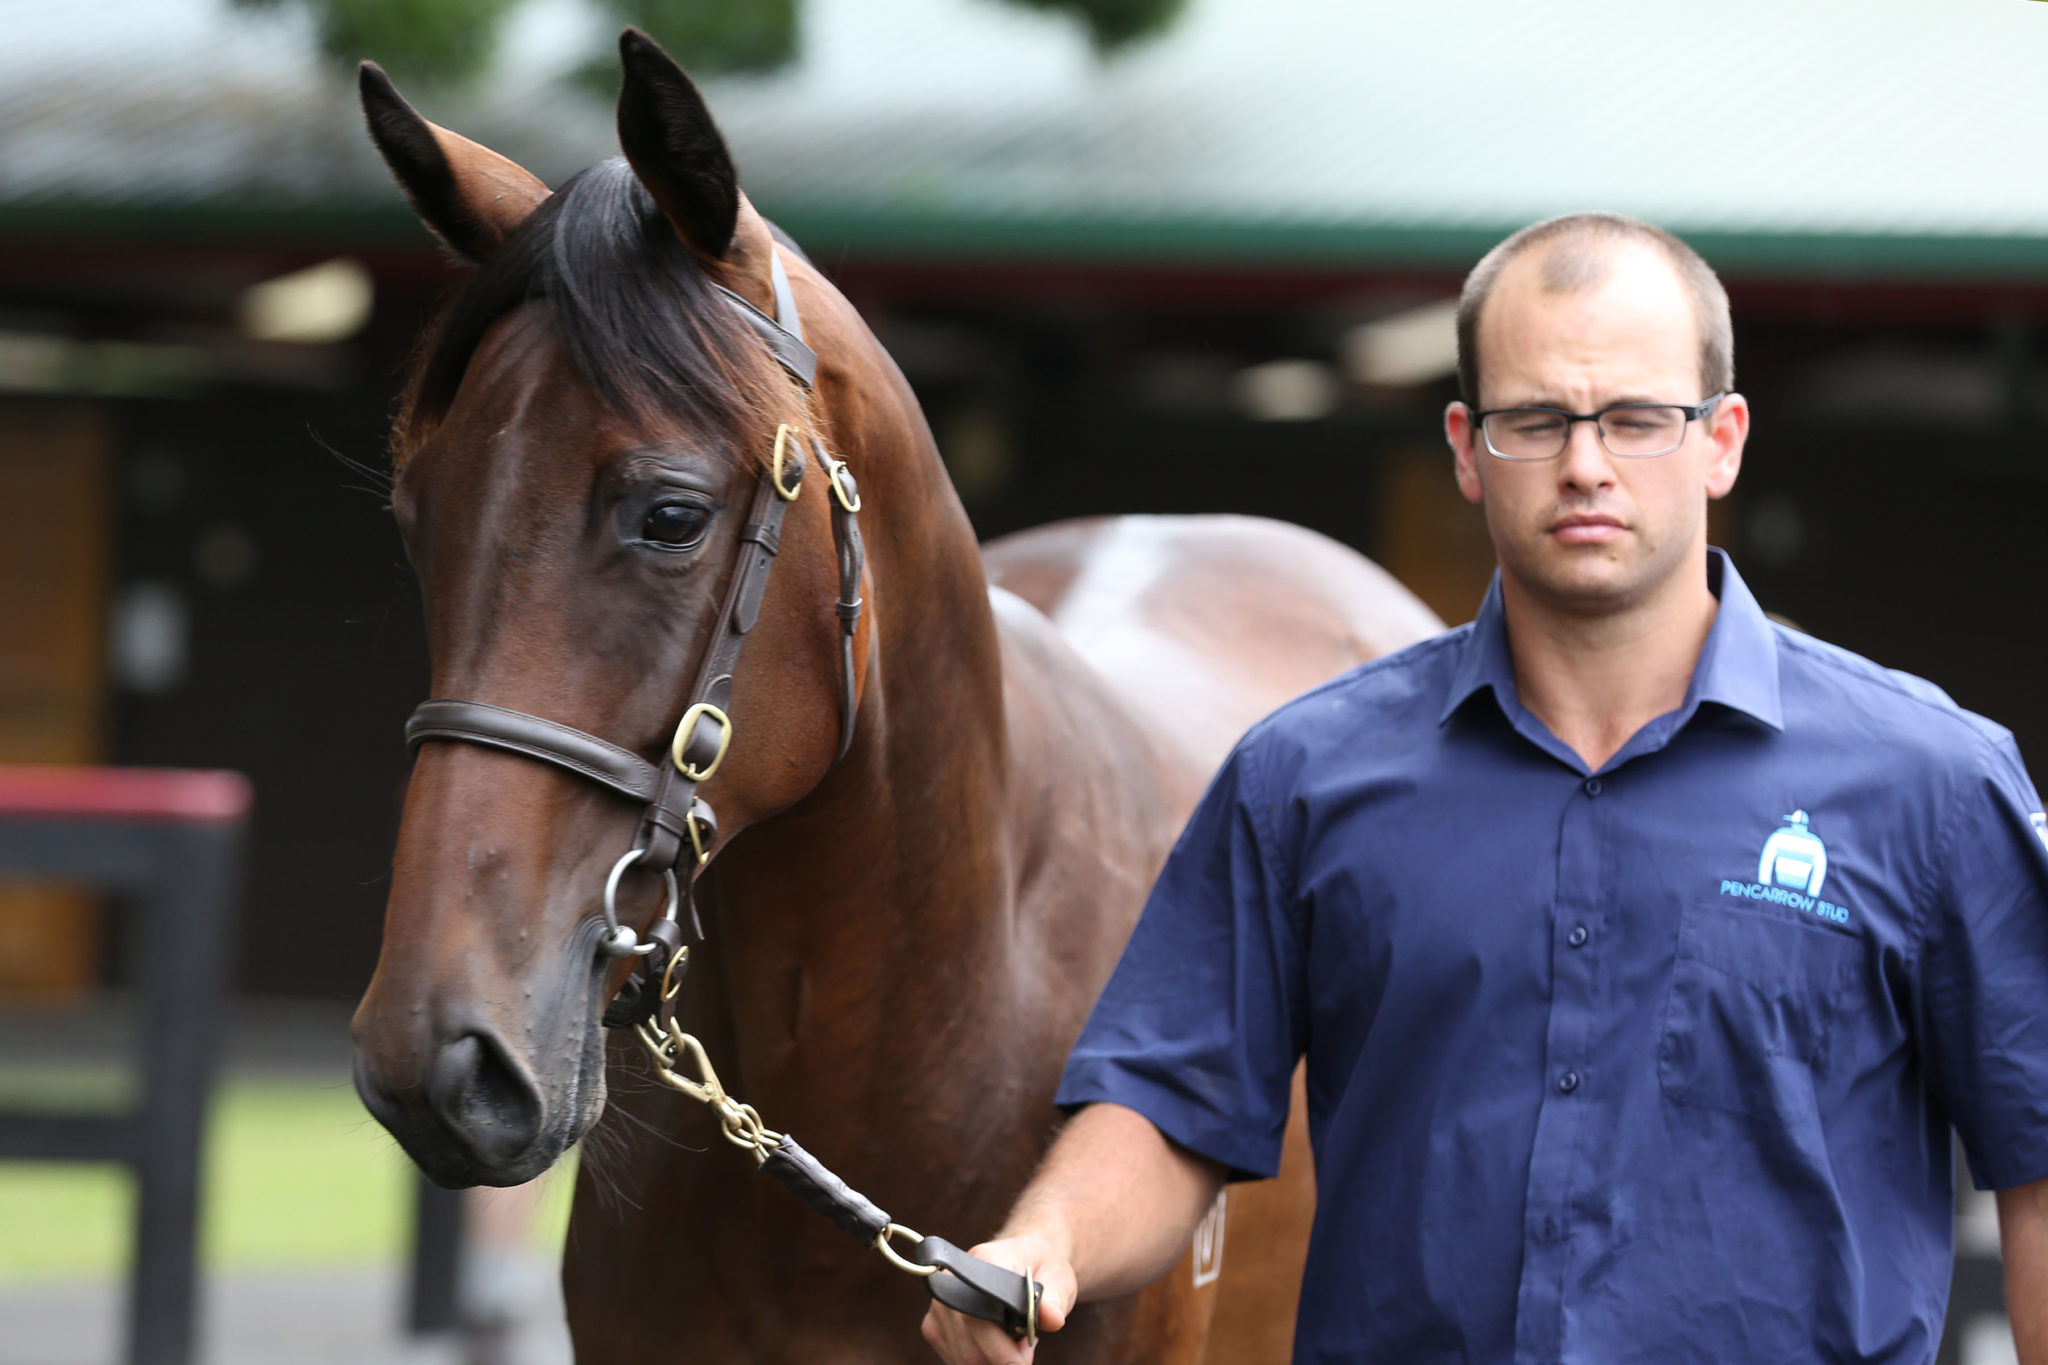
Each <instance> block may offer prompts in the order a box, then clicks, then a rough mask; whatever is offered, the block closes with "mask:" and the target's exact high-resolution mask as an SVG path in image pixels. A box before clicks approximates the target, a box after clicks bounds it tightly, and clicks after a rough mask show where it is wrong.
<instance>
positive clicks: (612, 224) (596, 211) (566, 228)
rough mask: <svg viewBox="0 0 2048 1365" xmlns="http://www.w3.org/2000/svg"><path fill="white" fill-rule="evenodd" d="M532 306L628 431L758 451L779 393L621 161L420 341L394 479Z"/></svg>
mask: <svg viewBox="0 0 2048 1365" xmlns="http://www.w3.org/2000/svg"><path fill="white" fill-rule="evenodd" d="M532 300H544V301H546V302H547V304H548V305H549V308H548V313H549V320H550V326H551V327H552V328H553V329H554V332H555V335H556V338H557V340H558V341H559V342H560V343H561V345H562V348H563V350H565V351H566V352H567V353H568V356H569V359H570V362H571V363H572V364H573V365H574V366H575V368H576V370H577V373H578V374H579V376H580V377H581V378H582V379H583V381H584V382H585V383H586V384H588V385H589V386H590V387H591V389H592V390H594V391H595V392H596V394H597V396H598V398H599V399H600V401H602V402H603V403H604V404H605V406H606V407H607V408H609V409H610V410H611V411H613V412H615V413H617V414H618V415H619V416H621V417H624V418H626V419H628V420H630V421H634V422H639V423H647V422H651V421H654V420H656V419H662V418H666V419H669V420H673V419H674V418H677V417H681V418H683V419H685V420H686V421H688V422H690V423H691V424H692V425H696V426H702V427H707V428H709V429H710V430H711V431H712V432H715V433H717V434H719V435H721V436H723V437H725V438H726V439H728V440H731V441H732V442H733V443H734V444H735V445H737V446H738V447H739V448H741V449H748V450H760V449H762V448H763V446H764V444H765V442H764V433H765V432H769V431H772V430H773V429H774V416H773V415H774V413H775V412H776V410H777V409H778V408H780V407H786V406H788V403H787V399H788V394H787V387H788V386H787V384H786V382H785V381H784V380H783V379H782V376H781V374H780V371H779V370H777V369H776V368H775V366H774V365H773V364H772V362H770V361H769V360H768V358H767V356H766V353H765V351H764V349H763V348H762V346H761V343H760V340H759V339H758V338H757V337H755V336H754V335H753V333H752V332H751V331H750V330H749V329H747V328H746V327H745V326H744V325H743V324H742V323H741V322H740V320H739V318H738V316H737V315H736V314H735V313H734V312H733V310H732V309H731V308H730V307H728V306H726V305H725V303H724V301H723V300H722V299H721V297H720V296H719V295H718V294H717V293H716V292H715V290H714V289H713V287H712V283H711V281H710V279H709V278H708V277H707V276H706V275H705V273H704V271H703V269H702V268H701V267H700V266H699V265H698V263H697V260H696V258H695V257H693V256H692V255H691V254H690V251H689V249H688V248H687V247H685V246H684V245H683V243H682V242H681V241H680V240H679V239H678V238H677V237H676V235H675V233H674V231H673V230H672V229H671V228H670V227H669V225H668V222H667V220H666V219H664V218H663V217H662V216H661V211H660V210H659V208H657V207H656V205H655V203H654V199H653V196H651V195H649V194H648V193H647V191H646V190H645V189H644V188H643V187H642V186H641V184H640V182H639V180H638V179H637V178H635V176H634V175H633V172H632V169H631V167H629V166H627V164H626V163H625V161H624V160H622V159H616V158H615V159H613V160H610V161H603V162H600V163H598V164H597V165H595V166H593V167H591V168H590V169H589V170H587V171H584V172H583V173H582V174H580V175H578V176H576V177H575V178H574V179H572V180H570V181H569V182H568V183H567V184H565V185H563V186H562V188H561V189H560V190H559V191H557V192H556V193H555V194H554V195H552V196H550V197H549V198H548V199H547V200H546V201H545V202H543V203H542V204H541V206H540V207H539V208H538V209H536V210H535V211H534V212H533V214H532V215H531V216H530V217H529V218H528V219H527V220H526V222H525V223H524V224H523V225H522V226H521V227H520V228H519V230H518V231H517V232H515V233H513V235H512V236H511V237H509V238H508V239H506V241H505V243H504V245H502V246H501V247H499V248H498V250H497V251H495V252H494V253H492V255H491V256H490V258H489V259H488V260H486V261H485V262H484V263H483V265H482V266H480V267H479V268H478V270H477V272H476V274H475V276H473V277H472V278H471V279H470V281H469V283H468V284H467V285H466V286H465V287H464V288H463V290H462V291H461V293H459V294H458V295H456V297H455V299H454V300H453V301H452V302H451V303H450V304H449V306H448V307H447V308H446V309H445V310H444V311H443V313H442V315H441V317H440V319H439V321H438V322H437V323H436V324H435V325H434V327H433V328H432V329H431V330H430V331H429V332H428V334H427V336H426V339H425V342H424V345H423V348H422V354H421V356H420V358H419V359H418V360H417V361H416V363H415V364H414V366H413V369H412V374H411V377H410V380H409V382H408V384H407V386H406V391H405V396H404V399H403V400H402V402H401V404H400V408H399V413H398V418H397V420H396V421H395V422H394V423H393V425H392V464H393V467H394V470H396V469H398V468H402V467H403V466H404V464H405V462H406V461H407V460H408V459H410V458H411V457H412V455H413V453H414V452H415V451H417V450H418V449H419V447H420V445H421V444H422V443H423V442H424V441H425V440H426V439H427V437H429V436H430V435H432V434H433V431H434V428H435V427H436V426H438V425H439V424H440V422H441V419H442V418H443V417H445V416H446V415H447V412H448V409H449V407H450V406H451V405H452V404H453V403H454V401H455V392H456V390H457V389H458V388H460V387H461V384H462V380H463V376H464V375H465V374H466V373H467V372H468V369H469V364H470V361H471V360H472V358H473V357H474V356H475V354H476V350H477V347H478V346H479V345H481V344H482V342H483V338H484V335H485V334H486V333H487V332H489V331H490V329H491V327H492V325H493V324H495V323H496V322H497V321H498V320H499V319H501V318H503V317H504V316H505V315H506V314H507V313H510V312H511V311H513V310H514V309H516V308H518V307H519V306H521V305H522V304H524V303H527V302H529V301H532Z"/></svg>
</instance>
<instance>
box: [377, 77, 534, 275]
mask: <svg viewBox="0 0 2048 1365" xmlns="http://www.w3.org/2000/svg"><path fill="white" fill-rule="evenodd" d="M360 84H361V87H362V93H363V118H364V120H365V121H367V122H368V123H369V125H370V140H371V141H372V142H374V143H376V144H377V150H378V151H379V152H382V153H383V154H384V164H385V165H387V166H389V167H390V168H391V174H392V176H393V177H394V178H395V179H396V180H397V181H398V187H399V188H400V189H401V190H404V191H405V197H406V199H407V200H408V201H410V202H411V204H412V207H413V211H414V212H416V213H418V214H419V216H420V218H421V219H422V220H423V221H425V223H426V225H427V226H428V227H430V228H432V229H433V230H434V234H435V235H436V236H438V237H439V238H440V239H441V240H442V241H444V242H446V243H447V244H448V245H449V247H450V248H451V249H452V250H453V251H454V252H455V253H456V254H457V255H459V256H461V257H463V258H464V259H466V260H470V261H481V260H482V259H483V258H484V257H486V256H488V255H490V254H491V253H492V252H493V251H495V250H497V249H498V246H499V245H500V244H501V243H503V242H504V240H505V239H506V238H507V237H510V236H511V235H512V233H513V232H514V231H515V230H516V229H517V228H518V227H519V225H520V224H521V223H523V222H525V221H526V219H527V215H529V214H531V213H532V212H533V211H534V209H536V208H538V207H539V206H540V202H541V201H542V200H543V199H546V198H547V197H548V187H547V186H546V185H544V184H542V183H541V181H540V180H539V178H538V177H536V176H534V175H533V174H532V173H531V172H529V171H528V170H526V169H525V168H524V167H522V166H520V165H519V164H518V163H517V162H514V161H509V160H507V159H506V158H504V157H502V156H499V155H498V154H497V153H496V152H494V151H492V150H491V149H490V148H488V147H484V146H479V145H478V144H477V143H474V142H471V141H470V140H469V139H468V138H466V137H462V136H460V135H459V134H456V133H451V132H449V131H448V130H447V129H446V128H439V127H436V126H435V125H433V124H431V123H429V122H427V121H426V120H425V119H424V118H421V117H420V113H419V111H418V110H417V109H415V108H413V107H412V106H411V105H410V104H407V103H406V102H405V97H404V96H403V95H401V94H399V93H398V87H397V86H395V85H393V84H392V83H391V78H390V77H389V76H387V75H385V74H384V68H382V67H380V66H378V65H377V64H376V63H375V62H364V63H363V65H362V72H361V81H360Z"/></svg>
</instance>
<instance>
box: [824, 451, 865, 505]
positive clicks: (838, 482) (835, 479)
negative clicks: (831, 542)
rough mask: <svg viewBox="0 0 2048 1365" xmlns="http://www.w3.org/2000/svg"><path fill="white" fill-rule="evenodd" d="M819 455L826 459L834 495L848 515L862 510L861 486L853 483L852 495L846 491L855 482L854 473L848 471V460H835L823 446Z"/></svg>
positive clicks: (827, 473) (828, 476) (826, 471)
mask: <svg viewBox="0 0 2048 1365" xmlns="http://www.w3.org/2000/svg"><path fill="white" fill-rule="evenodd" d="M818 455H819V457H820V458H821V459H823V460H824V461H825V477H826V478H827V479H828V480H830V481H831V484H832V496H833V497H835V498H837V499H838V500H839V505H840V506H841V507H844V508H845V509H846V514H847V515H848V516H852V515H853V514H854V513H856V512H858V511H860V486H859V485H858V484H854V485H853V488H854V491H853V493H852V495H851V496H848V494H847V491H846V489H847V485H848V484H852V483H853V475H852V473H851V472H850V471H848V469H847V467H846V461H844V460H835V459H833V458H832V457H831V456H830V455H827V454H825V448H824V447H823V446H819V447H818ZM842 475H843V476H844V477H843V478H842V477H841V476H842Z"/></svg>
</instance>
